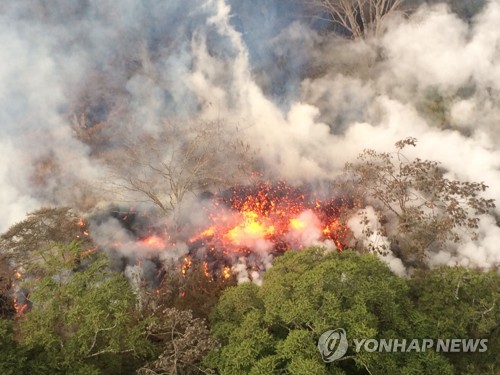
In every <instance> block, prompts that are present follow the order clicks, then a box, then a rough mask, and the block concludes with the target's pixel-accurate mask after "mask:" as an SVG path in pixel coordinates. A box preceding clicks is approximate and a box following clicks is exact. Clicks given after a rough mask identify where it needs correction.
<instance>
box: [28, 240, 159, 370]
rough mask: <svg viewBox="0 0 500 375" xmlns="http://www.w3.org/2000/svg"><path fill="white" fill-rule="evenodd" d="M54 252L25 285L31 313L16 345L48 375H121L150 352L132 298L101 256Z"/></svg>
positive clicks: (71, 249)
mask: <svg viewBox="0 0 500 375" xmlns="http://www.w3.org/2000/svg"><path fill="white" fill-rule="evenodd" d="M57 249H58V251H57V253H52V254H50V255H49V256H48V258H47V259H46V262H45V263H43V264H42V265H39V266H37V267H39V269H38V270H37V272H36V274H41V275H43V276H42V277H41V278H40V279H38V280H34V281H32V282H29V283H27V287H28V288H29V290H30V300H31V302H32V303H33V308H32V310H31V311H30V312H28V313H27V314H26V315H25V316H23V317H22V318H20V320H19V326H20V342H21V343H22V345H23V346H24V347H25V348H26V349H27V350H31V351H35V350H39V351H40V354H39V356H38V360H40V356H42V357H43V362H45V363H46V364H47V365H48V366H50V373H64V374H67V373H75V374H94V373H95V374H97V373H122V372H123V371H124V369H126V368H127V366H130V365H132V366H133V362H134V360H133V358H138V357H144V356H146V355H147V354H149V353H150V352H151V346H150V344H149V342H148V341H147V339H146V329H145V325H144V323H145V322H141V321H140V320H139V317H138V314H136V310H135V305H136V300H137V299H136V296H135V295H134V294H133V292H132V289H131V287H130V285H129V283H128V281H127V280H126V279H125V277H124V276H123V275H122V274H119V273H114V272H111V271H110V270H109V267H108V262H107V259H106V257H105V256H104V255H103V254H102V253H94V254H92V255H90V256H89V259H82V258H81V251H80V248H79V246H78V245H77V244H71V245H67V246H60V247H58V248H57ZM76 266H78V267H79V271H78V272H74V270H75V267H76Z"/></svg>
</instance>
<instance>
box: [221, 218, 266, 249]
mask: <svg viewBox="0 0 500 375" xmlns="http://www.w3.org/2000/svg"><path fill="white" fill-rule="evenodd" d="M263 221H264V220H263V219H262V218H261V217H259V214H258V213H256V212H253V211H247V212H242V221H241V223H240V224H238V225H237V226H235V227H234V228H232V229H230V230H229V231H228V232H227V233H226V234H225V237H226V238H228V239H229V240H230V241H231V243H233V244H234V245H246V244H249V243H251V242H253V241H255V240H258V239H259V238H267V237H269V236H270V235H272V234H273V233H274V231H275V229H274V226H273V225H269V224H267V223H265V222H263Z"/></svg>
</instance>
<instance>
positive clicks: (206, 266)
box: [203, 262, 212, 278]
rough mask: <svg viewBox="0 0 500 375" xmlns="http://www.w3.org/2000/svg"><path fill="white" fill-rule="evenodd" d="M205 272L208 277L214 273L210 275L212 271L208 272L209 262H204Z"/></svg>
mask: <svg viewBox="0 0 500 375" xmlns="http://www.w3.org/2000/svg"><path fill="white" fill-rule="evenodd" d="M203 273H204V274H205V276H206V277H208V278H211V276H212V275H210V272H208V263H207V262H203Z"/></svg>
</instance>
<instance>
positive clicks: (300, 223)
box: [290, 218, 306, 231]
mask: <svg viewBox="0 0 500 375" xmlns="http://www.w3.org/2000/svg"><path fill="white" fill-rule="evenodd" d="M305 227H306V223H305V222H304V220H301V219H299V218H294V219H290V228H291V229H293V230H296V231H302V230H304V229H305Z"/></svg>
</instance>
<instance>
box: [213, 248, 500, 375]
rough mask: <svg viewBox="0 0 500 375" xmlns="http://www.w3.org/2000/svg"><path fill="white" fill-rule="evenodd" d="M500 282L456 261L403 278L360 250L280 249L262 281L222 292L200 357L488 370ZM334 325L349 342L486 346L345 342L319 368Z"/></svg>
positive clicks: (343, 369)
mask: <svg viewBox="0 0 500 375" xmlns="http://www.w3.org/2000/svg"><path fill="white" fill-rule="evenodd" d="M499 281H500V277H499V276H498V275H497V274H495V273H493V272H490V273H481V272H478V271H470V270H465V269H462V268H439V269H436V270H433V271H421V272H420V273H418V274H417V275H416V276H415V277H414V278H412V279H409V280H405V279H401V278H399V277H397V276H395V275H394V274H392V273H391V271H390V270H389V269H388V268H387V266H386V265H384V264H383V263H382V262H381V261H380V260H378V259H377V258H376V257H375V256H373V255H369V254H365V255H359V254H357V253H354V252H352V251H346V252H343V253H340V254H339V253H327V252H325V251H324V250H322V249H319V248H312V249H308V250H307V251H302V252H293V251H292V252H288V253H287V254H285V255H284V256H283V257H281V258H278V259H276V260H275V262H274V267H273V268H272V269H271V270H269V271H268V272H267V273H266V275H265V277H264V283H263V285H262V286H261V287H258V286H256V285H254V284H243V285H239V286H238V287H234V288H230V289H228V290H227V291H226V292H225V293H224V295H223V296H222V298H221V299H220V301H219V303H218V305H217V307H216V308H215V310H214V312H213V315H212V321H211V323H212V331H213V334H214V335H215V336H216V337H217V338H218V339H219V340H220V342H221V344H222V347H221V349H220V350H218V351H214V352H212V353H211V355H210V356H208V357H207V359H206V363H207V364H208V365H209V366H211V367H212V368H214V369H216V370H217V371H218V373H220V374H271V373H287V374H344V373H345V374H380V373H383V374H418V373H420V374H424V373H425V374H460V373H464V374H465V373H490V374H493V373H495V370H498V367H496V366H497V364H496V362H495V361H496V359H495V354H494V353H495V352H496V350H497V348H498V333H499V326H498V321H499V317H500V312H499V310H498V307H499V306H498V302H499V300H498V297H499V295H498V293H499V291H498V285H499ZM457 282H458V283H459V285H458V289H457ZM439 285H445V287H444V288H441V287H438V286H439ZM472 291H475V292H472ZM476 291H477V292H478V294H477V295H476V296H475V297H473V294H475V293H476ZM338 327H342V328H344V329H345V330H346V331H347V333H348V336H349V338H350V339H351V340H352V338H357V339H369V338H378V339H382V338H387V339H389V338H395V337H399V338H402V337H405V338H419V339H423V338H433V339H438V338H488V339H489V340H490V341H489V342H490V346H489V347H488V354H485V353H475V354H472V353H468V354H467V355H466V356H465V357H464V355H463V354H461V356H460V357H458V356H452V355H448V354H443V353H436V352H435V351H434V350H430V351H425V352H416V351H413V352H406V353H379V352H360V353H356V352H354V351H353V348H354V347H355V345H354V344H353V342H352V341H350V348H349V351H348V352H347V354H346V356H345V357H344V358H343V359H341V360H339V361H337V362H334V363H332V364H330V365H327V364H325V363H324V362H323V361H322V360H321V356H319V353H318V350H317V348H316V345H317V340H318V338H319V336H320V335H321V334H322V333H323V332H324V331H326V330H328V329H332V328H338ZM436 327H439V328H437V329H436Z"/></svg>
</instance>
